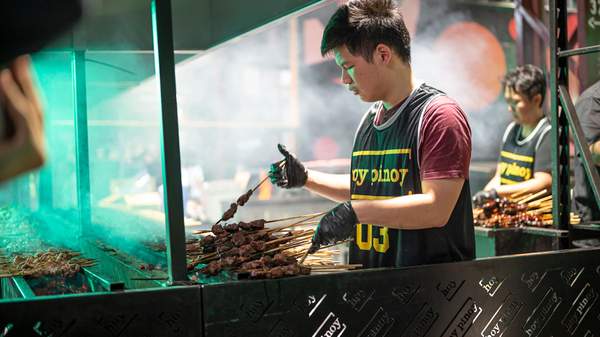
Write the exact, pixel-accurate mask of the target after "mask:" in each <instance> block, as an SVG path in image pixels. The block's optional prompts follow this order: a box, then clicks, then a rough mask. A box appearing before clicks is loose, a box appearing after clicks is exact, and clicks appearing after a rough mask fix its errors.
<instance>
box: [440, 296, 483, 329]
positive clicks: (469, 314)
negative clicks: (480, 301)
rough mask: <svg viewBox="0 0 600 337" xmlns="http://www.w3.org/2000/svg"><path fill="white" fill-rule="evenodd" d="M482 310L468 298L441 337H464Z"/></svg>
mask: <svg viewBox="0 0 600 337" xmlns="http://www.w3.org/2000/svg"><path fill="white" fill-rule="evenodd" d="M482 311H483V310H482V309H481V307H480V306H477V304H475V301H473V299H472V298H468V299H467V301H466V302H465V303H464V304H463V306H462V307H461V308H460V310H459V311H458V313H457V314H456V316H454V319H453V320H452V322H451V323H450V325H449V326H448V328H447V329H446V331H445V332H444V334H442V336H443V337H464V336H466V335H467V332H468V331H469V329H471V327H472V326H473V323H475V321H476V320H477V318H478V317H479V315H480V314H481V312H482Z"/></svg>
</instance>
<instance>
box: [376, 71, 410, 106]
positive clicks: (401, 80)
mask: <svg viewBox="0 0 600 337" xmlns="http://www.w3.org/2000/svg"><path fill="white" fill-rule="evenodd" d="M403 70H404V71H400V74H397V75H395V76H394V78H393V79H392V81H391V83H392V85H390V87H389V90H388V94H387V95H386V96H385V97H384V98H383V107H384V108H385V109H386V110H387V109H390V108H392V107H394V106H395V105H397V104H398V103H400V102H402V101H404V100H405V99H406V98H407V97H408V96H409V95H410V94H411V93H412V91H413V89H414V82H413V78H412V72H411V71H410V68H409V67H408V66H407V68H405V69H403Z"/></svg>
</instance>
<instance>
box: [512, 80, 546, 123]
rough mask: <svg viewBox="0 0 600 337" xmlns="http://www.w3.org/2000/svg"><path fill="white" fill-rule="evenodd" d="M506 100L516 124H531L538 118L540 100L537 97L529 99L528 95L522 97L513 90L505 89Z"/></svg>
mask: <svg viewBox="0 0 600 337" xmlns="http://www.w3.org/2000/svg"><path fill="white" fill-rule="evenodd" d="M504 99H505V100H506V104H507V105H508V111H509V112H510V113H511V114H512V116H513V119H514V120H515V122H517V123H519V124H523V123H531V122H532V120H533V119H536V118H537V113H536V112H537V110H538V108H539V99H536V98H535V97H534V98H532V99H529V98H528V97H527V96H526V95H521V94H519V93H518V92H516V91H514V90H512V88H505V89H504Z"/></svg>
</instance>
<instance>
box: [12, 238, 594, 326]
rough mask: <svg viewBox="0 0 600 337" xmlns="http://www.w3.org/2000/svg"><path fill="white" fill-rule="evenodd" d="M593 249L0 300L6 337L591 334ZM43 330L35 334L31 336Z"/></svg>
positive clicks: (592, 321) (592, 315) (592, 324)
mask: <svg viewBox="0 0 600 337" xmlns="http://www.w3.org/2000/svg"><path fill="white" fill-rule="evenodd" d="M599 286H600V250H599V249H587V250H585V249H582V250H571V251H561V252H551V253H539V254H528V255H520V256H510V257H500V258H489V259H481V260H477V261H470V262H461V263H451V264H439V265H431V266H420V267H412V268H399V269H378V270H364V271H356V272H346V273H339V274H329V275H319V276H316V275H313V276H303V277H294V278H288V279H281V280H265V281H241V282H233V283H226V284H219V285H204V286H185V287H172V288H167V289H155V290H144V291H124V292H119V293H112V294H100V295H83V296H82V295H79V296H78V295H75V296H65V297H56V296H55V297H53V298H35V299H32V300H20V301H7V302H0V332H2V331H3V329H6V327H9V326H10V329H8V331H7V333H6V334H5V335H6V336H19V337H21V336H30V335H31V336H50V335H52V336H148V337H150V336H152V337H154V336H207V337H212V336H227V337H233V336H272V337H275V336H287V337H292V336H311V337H318V336H330V337H331V336H404V337H422V336H431V337H433V336H435V337H438V336H528V337H538V336H553V337H558V336H581V337H593V336H600V333H599V331H600V329H599V328H598V326H600V317H599V314H600V305H599V304H598V303H597V302H598V295H599V293H598V291H599ZM37 331H40V332H37Z"/></svg>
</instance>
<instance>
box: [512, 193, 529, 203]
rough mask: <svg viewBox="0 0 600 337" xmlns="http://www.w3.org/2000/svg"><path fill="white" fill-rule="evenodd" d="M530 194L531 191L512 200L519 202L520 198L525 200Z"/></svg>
mask: <svg viewBox="0 0 600 337" xmlns="http://www.w3.org/2000/svg"><path fill="white" fill-rule="evenodd" d="M532 195H533V193H528V194H526V195H523V196H521V197H519V198H516V199H514V200H513V202H516V203H519V202H520V201H521V200H525V199H527V198H529V197H531V196H532Z"/></svg>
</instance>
